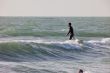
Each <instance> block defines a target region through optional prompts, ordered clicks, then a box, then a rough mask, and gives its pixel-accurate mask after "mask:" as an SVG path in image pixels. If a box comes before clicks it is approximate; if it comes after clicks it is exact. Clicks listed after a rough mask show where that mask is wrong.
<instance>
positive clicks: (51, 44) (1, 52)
mask: <svg viewBox="0 0 110 73" xmlns="http://www.w3.org/2000/svg"><path fill="white" fill-rule="evenodd" d="M109 45H110V39H109V38H107V39H102V40H99V41H96V40H95V41H94V40H90V41H84V42H83V43H82V44H79V43H76V42H74V43H73V42H71V41H64V42H63V41H44V40H12V39H11V40H7V41H0V60H1V61H35V60H36V61H41V60H64V59H65V60H71V59H72V60H81V59H82V60H83V59H86V58H93V57H103V56H105V55H106V53H107V52H108V49H110V46H109ZM99 50H100V51H99ZM108 53H109V52H108Z"/></svg>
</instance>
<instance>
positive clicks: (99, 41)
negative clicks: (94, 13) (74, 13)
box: [0, 17, 110, 73]
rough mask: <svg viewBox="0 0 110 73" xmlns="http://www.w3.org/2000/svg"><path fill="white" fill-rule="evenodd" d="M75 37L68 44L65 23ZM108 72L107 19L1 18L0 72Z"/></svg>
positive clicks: (109, 26)
mask: <svg viewBox="0 0 110 73" xmlns="http://www.w3.org/2000/svg"><path fill="white" fill-rule="evenodd" d="M69 22H71V23H72V26H73V28H74V31H75V38H76V39H77V40H83V43H78V42H76V41H69V40H68V38H69V36H66V33H67V32H68V23H69ZM79 69H83V70H84V73H110V17H0V73H78V71H79Z"/></svg>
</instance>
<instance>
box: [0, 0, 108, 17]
mask: <svg viewBox="0 0 110 73" xmlns="http://www.w3.org/2000/svg"><path fill="white" fill-rule="evenodd" d="M0 16H84V17H85V16H105V17H106V16H110V0H0Z"/></svg>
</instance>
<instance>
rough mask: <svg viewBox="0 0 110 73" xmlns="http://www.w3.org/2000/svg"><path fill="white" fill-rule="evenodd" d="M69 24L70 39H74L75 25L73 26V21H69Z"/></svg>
mask: <svg viewBox="0 0 110 73" xmlns="http://www.w3.org/2000/svg"><path fill="white" fill-rule="evenodd" d="M68 26H69V31H68V33H67V35H69V34H70V38H69V40H72V38H73V39H75V37H74V30H73V27H72V25H71V23H68Z"/></svg>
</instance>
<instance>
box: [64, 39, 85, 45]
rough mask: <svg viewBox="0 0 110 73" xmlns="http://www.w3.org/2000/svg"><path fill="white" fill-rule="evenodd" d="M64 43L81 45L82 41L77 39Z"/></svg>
mask: <svg viewBox="0 0 110 73" xmlns="http://www.w3.org/2000/svg"><path fill="white" fill-rule="evenodd" d="M66 43H71V44H83V40H79V39H73V40H67V41H66Z"/></svg>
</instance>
